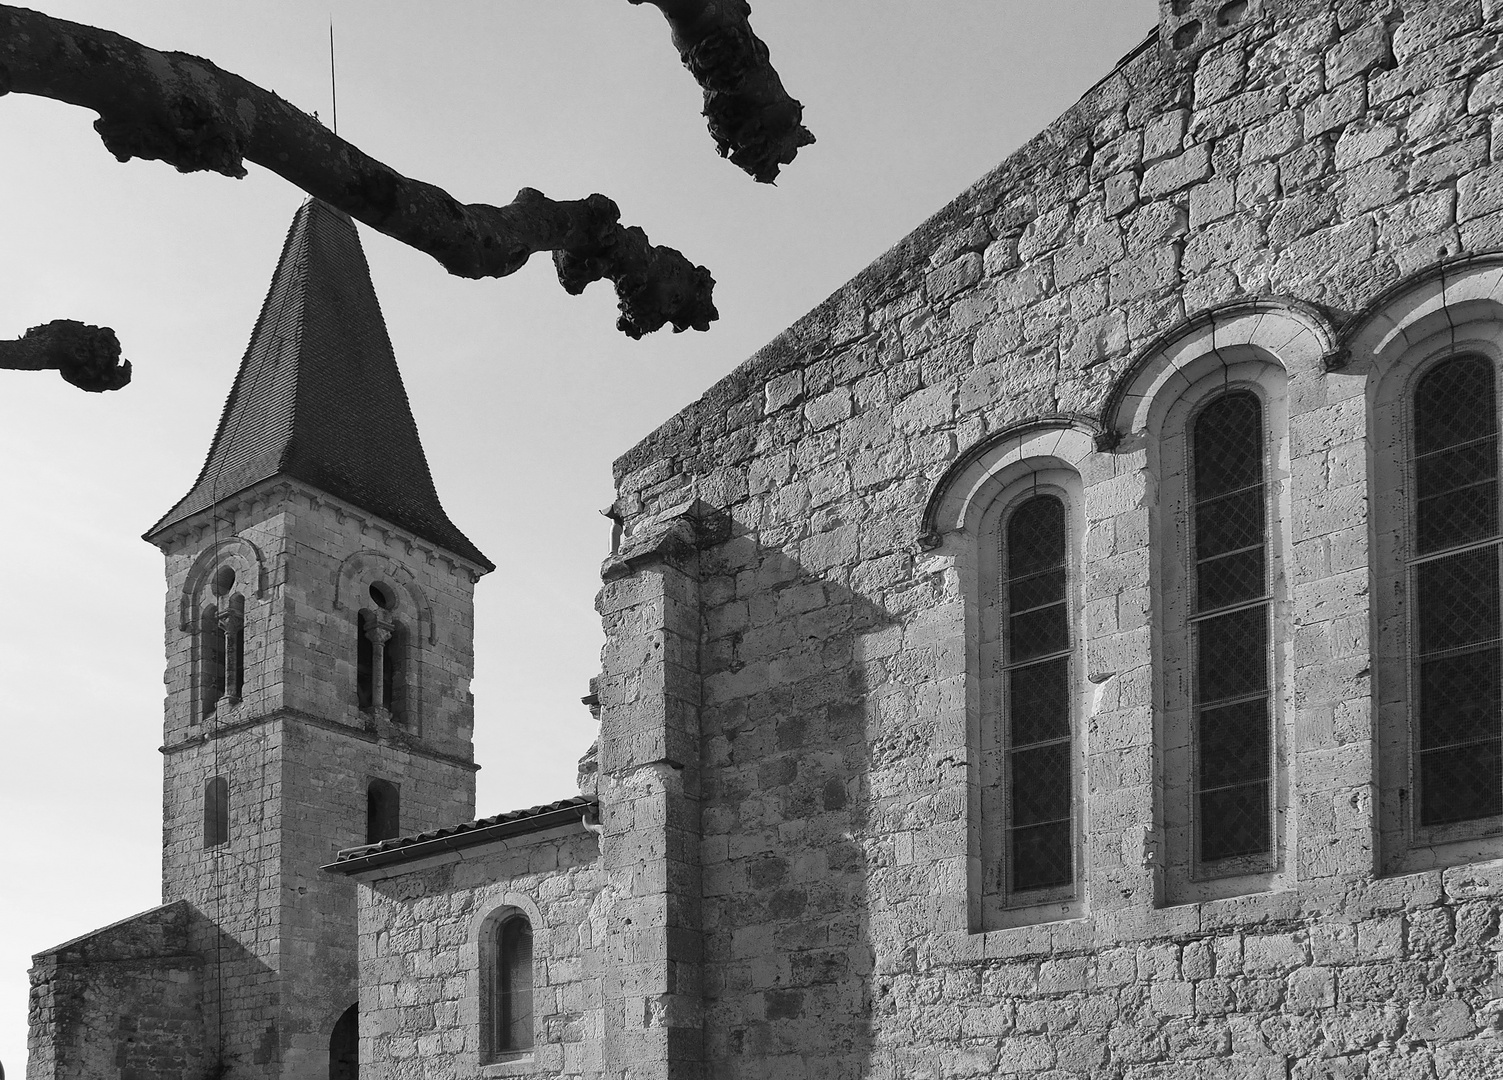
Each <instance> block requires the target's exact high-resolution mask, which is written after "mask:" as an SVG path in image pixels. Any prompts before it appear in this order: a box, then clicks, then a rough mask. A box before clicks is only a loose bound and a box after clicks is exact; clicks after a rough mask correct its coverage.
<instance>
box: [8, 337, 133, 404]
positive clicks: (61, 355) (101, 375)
mask: <svg viewBox="0 0 1503 1080" xmlns="http://www.w3.org/2000/svg"><path fill="white" fill-rule="evenodd" d="M0 368H10V369H12V370H14V371H50V370H56V371H60V372H62V375H63V378H64V379H67V380H68V381H69V382H70V383H72V384H73V385H74V386H77V387H80V388H82V389H84V390H89V391H92V392H94V393H98V392H99V391H101V390H119V389H120V388H121V387H122V386H124V385H125V384H126V383H128V382H130V361H129V360H121V359H120V341H119V339H118V338H116V337H115V331H113V330H111V329H110V328H109V327H107V326H85V325H84V324H83V323H81V322H74V321H73V320H72V319H57V320H55V321H54V322H50V323H47V324H46V325H44V326H33V327H32V328H31V329H30V330H28V331H26V333H25V334H24V335H23V336H22V337H20V338H18V339H17V340H15V341H0Z"/></svg>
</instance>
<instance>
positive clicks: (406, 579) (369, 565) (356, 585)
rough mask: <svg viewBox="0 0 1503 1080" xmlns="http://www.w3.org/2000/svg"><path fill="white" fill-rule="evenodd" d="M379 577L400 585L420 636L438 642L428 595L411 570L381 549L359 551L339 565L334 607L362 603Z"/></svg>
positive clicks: (357, 607)
mask: <svg viewBox="0 0 1503 1080" xmlns="http://www.w3.org/2000/svg"><path fill="white" fill-rule="evenodd" d="M377 580H382V581H387V582H390V583H391V584H392V585H395V586H398V587H399V588H401V589H402V591H403V592H404V593H405V594H406V595H407V599H408V600H409V601H410V602H411V604H412V611H413V613H414V614H416V616H417V622H418V636H419V637H420V638H423V639H425V640H426V641H427V642H428V644H429V645H433V644H436V643H437V641H438V630H437V627H436V626H435V625H434V622H433V608H432V607H431V606H430V605H429V603H428V597H427V594H425V593H424V592H423V587H422V586H421V585H419V584H418V582H417V578H415V577H413V575H412V571H411V570H409V569H407V567H405V566H403V565H402V564H401V563H399V562H397V561H396V560H395V559H393V558H392V557H391V556H390V555H384V554H382V553H381V552H379V551H357V552H355V554H353V555H350V556H348V557H347V558H346V559H345V560H344V562H342V563H340V564H339V573H338V575H337V576H336V578H335V582H334V610H336V611H344V610H345V609H346V608H349V607H354V608H355V609H356V610H359V608H360V607H361V606H362V600H363V598H364V597H365V596H366V595H367V593H368V591H369V589H370V587H371V585H373V584H374V583H375V582H376V581H377Z"/></svg>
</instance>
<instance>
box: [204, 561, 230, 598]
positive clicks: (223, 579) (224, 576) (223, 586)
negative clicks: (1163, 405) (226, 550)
mask: <svg viewBox="0 0 1503 1080" xmlns="http://www.w3.org/2000/svg"><path fill="white" fill-rule="evenodd" d="M234 587H235V571H234V570H232V569H230V568H229V567H228V566H222V567H220V568H219V572H218V573H217V574H215V575H214V583H213V584H212V585H211V586H209V589H210V591H211V592H213V594H214V595H215V596H223V595H224V594H225V593H227V592H229V591H230V590H231V589H233V588H234Z"/></svg>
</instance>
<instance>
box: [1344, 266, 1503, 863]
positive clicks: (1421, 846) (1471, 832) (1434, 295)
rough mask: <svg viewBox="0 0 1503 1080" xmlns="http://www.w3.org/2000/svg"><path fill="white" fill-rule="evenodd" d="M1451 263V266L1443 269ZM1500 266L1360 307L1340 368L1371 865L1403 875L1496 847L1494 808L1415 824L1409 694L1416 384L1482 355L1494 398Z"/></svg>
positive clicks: (1502, 844) (1466, 270) (1445, 276)
mask: <svg viewBox="0 0 1503 1080" xmlns="http://www.w3.org/2000/svg"><path fill="white" fill-rule="evenodd" d="M1447 271H1449V272H1447ZM1500 298H1503V266H1500V265H1498V261H1497V260H1496V259H1477V260H1468V261H1467V262H1466V263H1465V264H1463V265H1461V266H1450V267H1439V268H1436V269H1435V270H1432V271H1431V272H1430V273H1429V274H1426V275H1421V276H1420V277H1419V278H1418V279H1417V280H1416V281H1414V282H1411V283H1406V287H1405V288H1403V289H1401V290H1397V291H1395V292H1391V293H1390V294H1389V295H1388V296H1387V297H1385V298H1383V299H1384V302H1383V303H1382V304H1381V305H1377V306H1375V307H1374V308H1373V309H1372V310H1370V311H1369V312H1367V313H1365V315H1364V318H1363V320H1362V321H1361V325H1360V326H1359V327H1358V328H1357V329H1356V330H1355V331H1354V333H1353V335H1352V342H1351V348H1350V352H1351V357H1352V362H1351V364H1350V366H1349V367H1348V368H1346V369H1344V371H1343V374H1348V373H1349V374H1350V376H1351V377H1354V378H1359V379H1362V380H1364V382H1365V390H1366V402H1367V412H1368V424H1367V442H1368V462H1367V464H1368V477H1369V492H1370V503H1371V506H1372V521H1371V530H1372V531H1371V545H1372V546H1371V558H1370V572H1371V576H1372V596H1373V610H1372V641H1373V657H1374V663H1373V710H1374V717H1375V722H1374V732H1375V741H1376V745H1375V747H1374V751H1375V759H1376V760H1375V774H1376V780H1377V784H1376V787H1377V812H1376V815H1375V817H1376V821H1375V831H1376V837H1375V839H1376V848H1377V864H1378V865H1377V869H1378V870H1379V872H1380V873H1384V874H1400V873H1408V872H1415V871H1421V870H1430V869H1437V868H1441V867H1446V866H1455V865H1461V864H1464V863H1469V862H1476V861H1482V860H1490V859H1497V858H1500V857H1503V817H1500V818H1488V819H1479V820H1475V821H1469V822H1458V823H1455V824H1452V825H1447V826H1431V827H1428V828H1426V827H1425V826H1423V825H1422V824H1421V823H1420V821H1419V819H1418V814H1417V813H1416V806H1417V800H1416V799H1415V798H1413V797H1412V796H1413V794H1414V793H1415V792H1416V790H1417V787H1416V778H1415V771H1416V758H1417V751H1416V746H1415V739H1416V735H1417V730H1416V724H1415V718H1414V716H1413V709H1412V706H1411V702H1412V701H1413V700H1414V694H1413V685H1412V678H1413V674H1414V672H1413V658H1412V651H1411V650H1412V645H1413V644H1414V625H1413V621H1414V612H1413V610H1412V589H1413V580H1412V577H1411V568H1410V564H1411V557H1412V554H1413V537H1414V535H1415V505H1414V476H1413V471H1412V468H1411V465H1410V457H1411V450H1412V444H1413V422H1414V399H1415V389H1416V386H1417V385H1418V383H1419V382H1420V380H1421V379H1423V378H1424V376H1425V375H1426V374H1428V373H1429V372H1430V371H1432V370H1434V369H1435V368H1436V367H1437V366H1438V365H1440V364H1443V363H1445V362H1446V361H1448V360H1451V359H1453V358H1457V357H1461V356H1467V355H1471V356H1480V357H1483V358H1485V359H1486V360H1488V361H1489V362H1490V363H1491V365H1492V367H1493V371H1494V378H1495V382H1494V386H1495V392H1496V393H1497V394H1498V395H1499V400H1500V401H1503V299H1500Z"/></svg>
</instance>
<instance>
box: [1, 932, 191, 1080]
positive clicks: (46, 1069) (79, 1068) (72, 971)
mask: <svg viewBox="0 0 1503 1080" xmlns="http://www.w3.org/2000/svg"><path fill="white" fill-rule="evenodd" d="M193 919H194V914H193V911H192V909H191V908H190V907H189V905H187V904H185V903H176V904H168V905H165V906H163V907H159V908H154V909H153V910H151V911H147V912H143V913H142V914H140V915H136V916H134V917H132V918H130V919H126V920H123V921H122V922H118V923H115V924H114V925H113V926H107V927H105V928H104V929H102V930H96V931H95V932H94V933H92V934H89V935H86V936H85V937H81V938H77V939H75V940H73V941H70V942H66V943H65V944H63V945H59V946H57V947H56V948H55V949H51V950H49V951H48V952H45V953H41V954H39V955H38V956H36V957H34V958H33V967H32V972H31V976H32V987H31V1004H30V1009H29V1012H30V1016H29V1026H30V1032H29V1035H28V1041H29V1043H30V1045H31V1046H32V1047H34V1048H35V1049H36V1050H37V1051H38V1052H37V1053H35V1054H33V1055H32V1056H31V1058H30V1060H29V1063H28V1065H27V1071H26V1077H27V1080H62V1078H64V1077H66V1078H68V1080H114V1078H116V1077H132V1076H138V1077H151V1078H152V1080H198V1078H199V1077H201V1076H203V1075H204V1069H205V1066H206V1058H205V1045H204V1017H203V1008H202V1004H201V998H202V994H203V965H202V962H201V961H200V959H199V957H198V956H197V955H196V954H195V953H194V952H193V951H192V946H191V941H190V937H191V925H190V924H191V923H192V921H193Z"/></svg>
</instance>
